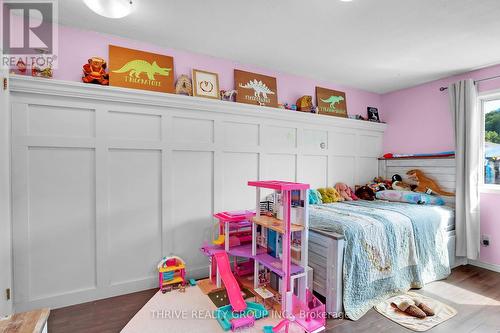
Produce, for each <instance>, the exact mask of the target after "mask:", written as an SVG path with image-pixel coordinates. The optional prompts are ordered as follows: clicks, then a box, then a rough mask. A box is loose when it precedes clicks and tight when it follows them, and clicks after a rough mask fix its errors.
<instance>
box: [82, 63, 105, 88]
mask: <svg viewBox="0 0 500 333" xmlns="http://www.w3.org/2000/svg"><path fill="white" fill-rule="evenodd" d="M106 67H107V65H106V61H105V60H104V59H103V58H100V57H92V58H90V59H89V60H88V63H87V64H85V65H83V76H82V81H83V82H85V83H96V84H100V85H103V86H107V85H109V74H108V73H106Z"/></svg>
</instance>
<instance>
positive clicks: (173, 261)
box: [158, 256, 186, 293]
mask: <svg viewBox="0 0 500 333" xmlns="http://www.w3.org/2000/svg"><path fill="white" fill-rule="evenodd" d="M158 284H159V288H160V290H161V292H162V293H166V292H167V291H170V290H172V287H174V286H179V285H181V286H184V285H185V284H186V265H185V263H184V260H182V259H181V258H179V257H176V256H171V257H163V259H162V260H160V262H159V263H158Z"/></svg>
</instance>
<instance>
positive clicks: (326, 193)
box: [318, 187, 344, 203]
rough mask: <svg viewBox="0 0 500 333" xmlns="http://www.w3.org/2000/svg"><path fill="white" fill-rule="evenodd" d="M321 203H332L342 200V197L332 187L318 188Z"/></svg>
mask: <svg viewBox="0 0 500 333" xmlns="http://www.w3.org/2000/svg"><path fill="white" fill-rule="evenodd" d="M318 192H319V193H320V194H321V200H322V201H323V203H333V202H339V201H344V198H343V197H342V196H341V195H340V194H339V192H337V190H336V189H334V188H333V187H326V188H318Z"/></svg>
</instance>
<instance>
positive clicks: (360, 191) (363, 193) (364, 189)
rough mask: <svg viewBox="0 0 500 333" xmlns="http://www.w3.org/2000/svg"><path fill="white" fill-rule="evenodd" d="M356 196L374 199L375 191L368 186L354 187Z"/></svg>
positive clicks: (362, 198)
mask: <svg viewBox="0 0 500 333" xmlns="http://www.w3.org/2000/svg"><path fill="white" fill-rule="evenodd" d="M355 194H356V196H357V197H358V198H360V199H361V200H369V201H373V200H375V192H373V190H372V189H371V188H370V187H368V186H360V187H358V188H357V189H356V192H355Z"/></svg>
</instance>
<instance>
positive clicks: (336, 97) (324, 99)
mask: <svg viewBox="0 0 500 333" xmlns="http://www.w3.org/2000/svg"><path fill="white" fill-rule="evenodd" d="M316 103H317V105H318V113H319V114H325V115H329V116H337V117H344V118H347V102H346V99H345V92H343V91H337V90H332V89H326V88H321V87H316Z"/></svg>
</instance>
